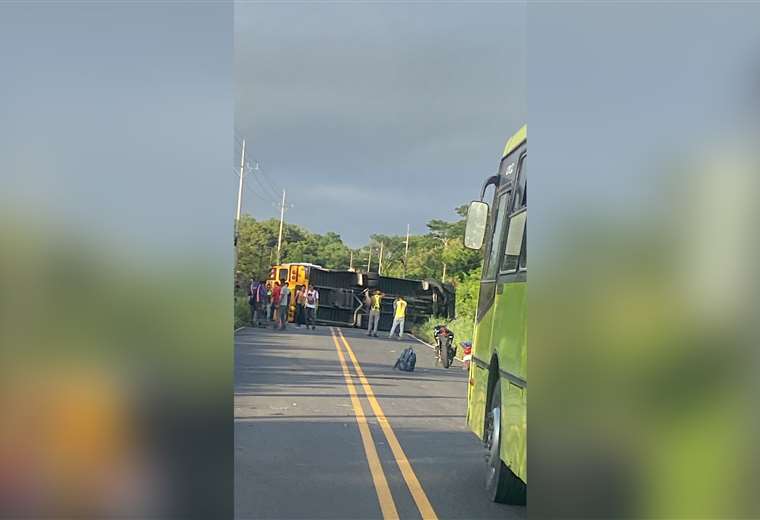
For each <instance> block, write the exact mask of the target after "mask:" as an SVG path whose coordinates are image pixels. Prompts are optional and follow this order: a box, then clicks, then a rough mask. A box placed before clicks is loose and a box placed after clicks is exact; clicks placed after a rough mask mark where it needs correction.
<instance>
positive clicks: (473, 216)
mask: <svg viewBox="0 0 760 520" xmlns="http://www.w3.org/2000/svg"><path fill="white" fill-rule="evenodd" d="M487 224H488V204H486V203H485V202H481V201H479V200H474V201H472V202H471V203H470V209H468V210H467V227H466V228H465V231H464V247H466V248H468V249H480V248H481V247H483V238H484V237H485V234H486V225H487Z"/></svg>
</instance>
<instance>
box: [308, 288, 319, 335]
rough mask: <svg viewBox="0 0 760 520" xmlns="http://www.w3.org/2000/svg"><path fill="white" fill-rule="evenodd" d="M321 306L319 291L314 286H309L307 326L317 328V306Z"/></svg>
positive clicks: (312, 328)
mask: <svg viewBox="0 0 760 520" xmlns="http://www.w3.org/2000/svg"><path fill="white" fill-rule="evenodd" d="M318 306H319V291H317V289H316V288H314V287H309V290H308V291H306V328H307V329H308V328H309V326H311V330H316V329H317V325H316V322H317V307H318Z"/></svg>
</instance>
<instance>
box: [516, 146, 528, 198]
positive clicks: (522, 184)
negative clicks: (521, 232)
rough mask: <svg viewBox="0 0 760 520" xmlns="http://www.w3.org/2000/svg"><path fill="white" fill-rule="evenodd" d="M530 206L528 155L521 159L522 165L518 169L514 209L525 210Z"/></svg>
mask: <svg viewBox="0 0 760 520" xmlns="http://www.w3.org/2000/svg"><path fill="white" fill-rule="evenodd" d="M527 205H528V154H523V156H522V157H520V165H519V166H518V167H517V188H516V189H515V205H514V209H515V211H517V210H518V209H521V208H524V207H526V206H527Z"/></svg>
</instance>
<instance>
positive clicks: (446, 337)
mask: <svg viewBox="0 0 760 520" xmlns="http://www.w3.org/2000/svg"><path fill="white" fill-rule="evenodd" d="M433 337H434V338H435V356H436V364H438V363H440V364H441V365H443V368H449V367H450V366H451V363H453V362H454V356H455V355H456V347H455V346H454V332H453V331H451V330H450V329H448V328H446V326H445V325H436V326H435V328H434V329H433Z"/></svg>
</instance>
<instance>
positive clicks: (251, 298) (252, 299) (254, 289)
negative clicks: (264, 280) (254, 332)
mask: <svg viewBox="0 0 760 520" xmlns="http://www.w3.org/2000/svg"><path fill="white" fill-rule="evenodd" d="M258 293H259V285H258V282H256V281H255V280H254V279H253V278H251V285H249V286H248V305H249V306H250V307H251V327H255V326H256V318H257V317H258V316H257V314H258V313H257V312H256V311H257V309H258V303H257V301H256V296H257V295H258Z"/></svg>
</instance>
